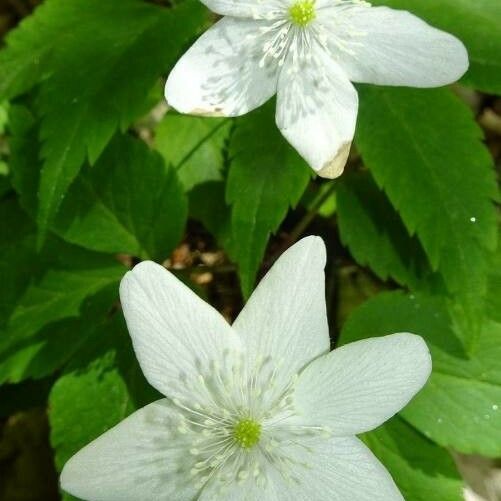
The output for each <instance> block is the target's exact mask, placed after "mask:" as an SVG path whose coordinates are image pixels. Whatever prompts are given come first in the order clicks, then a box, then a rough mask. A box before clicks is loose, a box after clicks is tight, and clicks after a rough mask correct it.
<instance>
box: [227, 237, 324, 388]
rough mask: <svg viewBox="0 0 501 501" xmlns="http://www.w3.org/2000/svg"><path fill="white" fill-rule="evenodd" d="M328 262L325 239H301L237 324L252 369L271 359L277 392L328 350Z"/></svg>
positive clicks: (269, 275)
mask: <svg viewBox="0 0 501 501" xmlns="http://www.w3.org/2000/svg"><path fill="white" fill-rule="evenodd" d="M325 259H326V256H325V245H324V243H323V241H322V239H321V238H319V237H307V238H304V239H302V240H300V241H299V242H298V243H296V244H295V245H294V246H292V247H291V248H290V249H288V250H287V251H286V252H284V253H283V254H282V255H281V256H280V258H279V259H278V260H277V262H276V263H275V264H274V265H273V267H272V268H271V270H270V271H269V272H268V273H267V275H266V276H265V277H264V278H263V280H261V283H260V284H259V285H258V287H257V288H256V290H255V291H254V293H253V294H252V296H251V298H250V299H249V301H248V302H247V304H246V305H245V307H244V309H243V310H242V312H241V313H240V315H239V316H238V318H237V319H236V320H235V323H234V324H233V328H234V329H235V330H236V331H237V332H238V333H239V334H240V338H241V340H242V343H243V344H244V345H245V347H246V352H247V356H248V358H249V361H250V366H251V367H256V366H258V365H259V360H260V358H267V357H271V358H272V364H274V365H275V366H276V367H277V369H278V370H277V374H276V377H277V381H276V391H277V392H280V390H281V389H283V387H284V386H286V385H288V384H289V383H290V381H291V378H292V377H293V376H294V374H296V373H297V372H298V371H299V370H301V369H302V368H303V367H304V366H305V365H306V364H307V363H309V362H310V361H311V360H313V359H314V358H315V357H318V356H319V355H321V354H323V353H326V352H327V351H328V350H329V327H328V325H327V314H326V308H325V284H324V282H325V279H324V266H325Z"/></svg>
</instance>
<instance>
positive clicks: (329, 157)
mask: <svg viewBox="0 0 501 501" xmlns="http://www.w3.org/2000/svg"><path fill="white" fill-rule="evenodd" d="M357 110H358V97H357V92H356V90H355V88H354V87H353V86H352V85H351V83H350V81H349V80H348V79H347V77H346V76H345V74H344V73H343V71H342V70H341V68H340V67H339V66H338V65H337V64H336V63H335V62H334V61H333V60H332V58H331V57H330V56H329V55H328V54H326V52H325V51H324V50H323V49H321V48H320V47H318V46H316V45H314V46H313V47H312V49H311V58H310V59H307V60H305V61H297V60H296V58H295V57H294V55H293V53H292V51H290V52H289V55H288V56H287V58H286V61H285V64H284V66H283V69H282V71H281V73H280V77H279V81H278V93H277V115H276V121H277V125H278V127H279V129H280V130H281V132H282V134H283V135H284V136H285V137H286V139H287V140H288V141H289V142H290V143H291V144H292V146H294V148H296V150H297V151H298V152H299V153H300V154H301V156H302V157H303V158H304V159H305V160H306V161H307V162H308V163H309V164H310V166H311V167H312V168H313V169H314V170H315V171H316V172H317V173H318V174H319V175H320V176H322V177H328V178H335V177H338V176H340V175H341V174H342V172H343V169H344V166H345V164H346V161H347V159H348V154H349V152H350V147H351V142H352V140H353V134H354V131H355V124H356V120H357Z"/></svg>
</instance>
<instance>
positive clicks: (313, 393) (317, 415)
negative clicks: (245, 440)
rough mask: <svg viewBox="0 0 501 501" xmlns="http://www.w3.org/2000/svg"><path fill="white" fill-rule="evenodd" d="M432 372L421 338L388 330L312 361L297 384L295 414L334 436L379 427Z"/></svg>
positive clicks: (426, 350)
mask: <svg viewBox="0 0 501 501" xmlns="http://www.w3.org/2000/svg"><path fill="white" fill-rule="evenodd" d="M430 372H431V357H430V353H429V351H428V347H427V346H426V343H425V342H424V341H423V339H422V338H421V337H419V336H416V335H414V334H392V335H390V336H384V337H379V338H370V339H364V340H362V341H357V342H355V343H350V344H347V345H345V346H342V347H341V348H337V349H335V350H334V351H332V352H331V353H329V354H328V355H326V356H323V357H321V358H319V359H317V360H315V361H313V362H312V363H311V364H310V365H309V366H308V367H307V368H306V369H305V370H304V372H303V373H302V374H301V375H300V377H299V380H298V382H297V386H296V404H297V407H298V410H299V412H300V413H301V414H302V415H304V416H305V417H309V419H310V420H311V421H312V422H315V423H317V424H320V425H325V426H328V427H330V429H331V431H332V433H333V434H334V435H336V436H345V435H354V434H357V433H362V432H365V431H368V430H371V429H373V428H375V427H376V426H379V425H380V424H381V423H383V422H384V421H386V420H387V419H389V418H390V417H391V416H393V415H394V414H395V413H397V412H398V411H399V410H400V409H402V407H404V406H405V405H407V403H408V402H409V401H410V399H411V398H412V397H413V396H414V395H415V394H416V393H417V392H418V391H419V390H420V389H421V388H422V387H423V385H424V384H425V383H426V380H427V379H428V376H429V375H430Z"/></svg>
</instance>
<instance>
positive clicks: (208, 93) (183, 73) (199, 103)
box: [165, 17, 277, 116]
mask: <svg viewBox="0 0 501 501" xmlns="http://www.w3.org/2000/svg"><path fill="white" fill-rule="evenodd" d="M269 25H270V22H269V21H254V20H251V19H237V18H230V17H225V18H223V19H221V20H220V21H219V22H217V23H216V24H215V25H214V26H212V27H211V28H210V29H209V30H207V31H206V32H205V33H204V34H203V35H202V36H201V37H200V38H199V39H198V40H197V41H196V42H195V44H194V45H193V46H192V47H191V48H190V49H189V50H188V51H187V52H186V54H184V56H183V57H182V58H181V59H180V60H179V61H178V63H177V64H176V66H175V67H174V69H173V70H172V72H171V73H170V75H169V78H168V80H167V84H166V86H165V97H166V99H167V102H168V103H169V105H170V106H172V107H173V108H175V109H176V110H177V111H179V112H181V113H189V114H192V115H211V116H237V115H242V114H244V113H247V112H248V111H251V110H253V109H254V108H257V107H258V106H261V105H262V104H263V103H265V102H266V101H267V100H268V99H269V98H270V97H272V96H273V95H274V94H275V92H276V85H277V69H276V64H273V65H271V66H270V65H269V64H266V65H264V66H263V67H261V66H260V64H259V63H260V61H261V59H262V57H263V45H264V43H265V41H266V40H267V38H268V37H267V35H266V34H265V33H263V32H262V30H263V29H264V28H266V27H267V26H269Z"/></svg>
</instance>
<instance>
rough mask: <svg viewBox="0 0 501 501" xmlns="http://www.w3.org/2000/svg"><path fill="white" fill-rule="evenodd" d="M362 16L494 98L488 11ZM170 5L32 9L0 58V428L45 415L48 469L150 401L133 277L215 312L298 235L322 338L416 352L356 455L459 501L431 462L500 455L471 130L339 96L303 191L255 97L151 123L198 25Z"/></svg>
mask: <svg viewBox="0 0 501 501" xmlns="http://www.w3.org/2000/svg"><path fill="white" fill-rule="evenodd" d="M372 3H374V4H381V5H389V6H392V7H396V8H404V9H408V10H410V11H412V12H414V13H416V14H417V15H419V16H422V17H423V18H424V19H425V20H427V21H428V22H429V23H431V24H433V25H435V26H437V27H439V28H442V29H445V30H447V31H449V32H451V33H454V34H455V35H456V36H458V37H459V38H460V39H462V40H463V41H464V43H465V45H466V46H467V48H468V51H469V55H470V60H471V67H470V70H469V71H468V73H467V74H466V76H465V77H464V79H463V82H462V83H464V84H466V85H468V86H470V87H471V88H472V90H471V91H468V92H473V89H478V90H481V91H485V92H491V93H497V94H500V93H501V63H500V57H499V55H500V54H501V6H500V3H499V2H498V1H496V0H479V1H477V2H473V1H469V0H374V1H373V2H372ZM173 4H174V5H175V6H171V2H167V1H165V2H150V1H145V0H72V1H65V0H45V1H44V2H42V3H41V5H40V6H39V7H38V8H37V9H35V11H34V13H33V14H31V15H28V16H27V17H26V18H25V19H24V20H23V21H22V22H21V23H20V24H19V25H18V26H17V27H16V28H14V29H12V30H11V31H10V32H9V34H8V36H7V37H6V40H5V44H4V45H3V46H2V49H0V75H1V79H0V276H1V278H2V286H3V288H2V293H1V294H0V402H1V403H0V415H1V416H2V418H3V417H6V416H8V415H9V414H11V413H15V412H16V411H18V410H20V409H27V408H29V407H31V406H34V405H37V406H40V405H42V406H43V405H48V409H49V414H50V425H51V443H52V447H53V448H54V450H55V457H56V464H57V468H58V469H60V468H61V467H62V466H63V464H64V462H65V461H66V460H67V459H68V458H69V457H70V456H71V455H72V454H73V453H74V452H76V451H77V450H78V449H80V448H81V447H83V446H84V445H86V444H87V443H89V442H90V441H91V440H92V439H94V438H96V437H97V436H98V435H99V434H101V433H102V432H103V431H105V430H107V429H109V428H110V427H111V426H113V425H115V424H116V423H117V422H119V421H120V420H121V419H123V418H124V417H125V416H127V415H128V414H129V413H130V412H132V411H133V410H135V409H137V408H139V407H141V406H143V405H145V404H147V403H149V402H151V401H153V400H155V399H157V398H159V395H158V394H157V393H156V392H155V391H154V390H152V389H151V388H150V387H149V386H148V385H147V383H146V381H145V379H144V376H143V375H142V372H141V370H140V368H139V366H138V362H137V360H136V358H135V355H134V352H133V349H132V345H131V342H130V339H129V336H128V334H127V330H126V326H125V322H124V319H123V314H122V312H121V309H120V305H119V302H118V284H119V281H120V279H121V278H122V277H123V275H124V273H125V272H126V271H127V270H128V269H129V268H130V267H131V266H132V265H133V264H135V263H137V262H139V261H141V260H144V259H152V260H155V261H157V262H160V263H164V264H165V265H166V266H169V267H170V268H171V269H176V268H178V267H180V268H183V267H184V269H181V270H179V272H178V271H177V270H176V271H175V272H176V273H178V276H179V277H181V278H182V279H183V281H185V282H186V283H187V284H188V285H189V286H191V287H192V288H193V289H194V290H195V291H196V292H197V293H199V294H200V295H201V296H202V297H204V298H209V299H210V300H211V301H213V304H215V305H216V306H217V307H218V308H219V309H221V311H223V312H224V313H225V314H228V316H232V315H235V314H236V313H237V312H238V310H239V308H240V307H241V302H240V292H239V290H238V282H240V289H241V292H243V295H244V297H245V298H246V297H248V296H249V294H250V292H251V291H252V289H253V286H254V284H255V281H256V277H257V276H259V275H260V274H261V273H262V272H263V271H265V270H266V269H267V268H268V267H269V264H270V263H271V261H272V260H273V258H274V257H276V256H277V254H278V253H279V251H280V250H281V249H282V248H285V247H286V246H287V245H288V244H290V243H293V241H295V240H296V239H297V238H299V237H301V236H303V235H304V234H306V233H316V234H320V235H321V236H322V237H323V238H324V240H325V241H326V242H327V244H328V245H327V248H328V251H329V252H328V266H327V270H326V272H327V273H326V283H327V297H328V311H329V312H330V314H331V317H332V318H330V325H331V326H332V327H333V328H332V335H333V342H336V341H339V342H340V343H341V344H342V343H347V342H349V341H353V340H357V339H362V338H366V337H369V336H380V335H385V334H389V333H393V332H398V331H410V332H415V333H417V334H420V335H422V336H423V337H424V338H425V339H426V341H427V343H428V344H429V346H430V349H431V352H432V357H433V365H434V368H433V374H432V377H431V379H430V381H429V383H428V384H427V386H426V387H425V388H424V390H423V391H422V392H421V393H419V394H418V395H417V396H416V398H415V399H414V400H413V401H412V402H411V404H410V405H409V406H408V407H406V408H405V409H404V410H403V411H402V412H401V413H400V415H399V416H396V417H395V418H393V419H392V420H391V421H390V422H388V423H386V424H384V425H383V426H382V427H380V428H378V429H377V430H374V431H372V432H370V433H367V434H365V435H364V436H363V440H364V441H365V442H366V443H367V444H368V445H369V447H370V448H371V449H372V450H373V451H374V453H375V454H376V456H378V457H379V458H380V460H381V461H382V462H383V463H384V464H385V466H386V467H387V468H388V469H389V471H390V472H391V474H392V475H393V477H394V479H395V481H396V483H397V484H398V486H399V488H400V489H401V491H402V492H403V494H404V496H405V498H406V499H408V500H410V501H428V500H430V501H435V500H437V501H438V500H445V501H456V500H457V501H459V500H460V499H461V496H462V493H461V489H462V481H461V479H460V477H459V474H458V472H457V470H456V468H455V466H454V463H453V461H452V459H451V456H450V454H449V451H448V449H453V450H456V451H460V452H464V453H475V454H482V455H485V456H490V457H499V456H500V455H501V445H500V444H501V432H500V430H501V421H500V420H501V364H500V362H499V361H500V360H501V348H500V347H501V299H500V298H501V274H500V270H501V252H500V251H499V250H498V251H497V252H496V244H497V239H498V234H499V221H498V220H497V218H496V212H495V208H494V203H493V202H495V201H497V200H498V188H497V186H496V175H495V169H494V164H493V161H492V158H491V155H489V151H488V149H487V148H486V147H485V145H484V144H483V139H484V138H483V134H482V131H481V130H480V128H479V126H478V125H477V123H476V120H475V116H474V115H473V113H472V112H471V111H470V110H469V109H468V106H467V104H466V103H465V102H462V101H461V100H460V98H458V97H456V96H454V95H453V93H452V92H451V91H450V90H448V89H435V90H430V89H426V90H414V89H402V88H383V87H375V86H366V85H360V86H359V87H358V90H359V96H360V112H359V116H358V124H357V137H356V148H354V151H353V153H352V157H351V159H350V162H349V164H348V166H347V169H346V173H345V174H344V175H343V176H342V177H341V178H340V179H336V180H334V181H324V180H321V179H319V178H316V179H314V180H313V181H312V179H311V177H312V171H311V170H310V169H309V168H308V167H307V166H306V164H305V162H304V161H303V160H302V159H301V158H300V157H299V155H298V154H297V153H296V152H295V151H294V150H293V149H292V148H291V147H290V146H289V145H288V144H287V142H286V141H285V140H284V139H283V137H282V136H281V134H280V133H279V131H278V130H277V128H276V125H275V117H274V111H275V103H274V102H273V101H272V102H270V103H268V104H266V105H265V106H263V107H261V108H259V109H257V110H255V111H253V112H251V113H250V114H248V115H246V116H244V117H239V118H235V119H234V118H231V119H228V118H207V117H203V118H202V117H191V116H184V115H179V114H177V113H175V112H174V111H173V110H170V109H169V110H167V112H166V113H165V114H164V115H163V116H162V113H163V112H164V110H166V107H165V104H163V105H160V106H158V105H159V104H160V103H161V102H162V101H163V98H162V96H161V95H160V92H161V88H162V86H163V83H164V81H165V76H166V75H167V73H168V71H169V70H170V69H171V68H172V66H173V64H174V63H175V62H176V61H177V59H178V57H179V56H180V55H181V54H182V52H183V51H184V50H185V49H186V48H187V47H188V46H189V44H190V43H191V42H192V41H193V40H194V39H195V38H196V37H197V35H198V34H199V33H200V31H201V28H202V27H203V26H204V25H205V24H207V23H208V21H209V16H208V14H207V10H206V9H205V7H204V6H203V5H202V4H201V3H200V2H198V1H197V0H183V1H182V2H173ZM458 94H459V95H463V94H464V92H463V91H460V92H458ZM474 97H475V99H476V100H477V101H478V103H481V104H482V106H484V107H490V106H491V105H492V102H494V99H492V98H491V97H485V96H482V95H477V94H475V95H474ZM483 110H484V108H480V110H478V111H480V112H483ZM476 111H477V108H475V112H476ZM492 134H493V135H492V138H490V141H492V142H493V144H494V148H492V150H493V151H494V152H495V151H496V141H497V139H496V137H495V135H494V133H492ZM199 223H201V224H199ZM270 239H271V241H270ZM181 241H183V246H181V247H179V248H177V249H176V247H178V245H179V244H180V243H181ZM184 244H186V245H184ZM173 251H175V252H173ZM213 251H214V253H213ZM221 251H224V253H223V252H221ZM267 251H268V252H267ZM211 253H213V254H212V255H211ZM185 254H187V255H185ZM223 254H224V256H223ZM180 256H181V257H180ZM214 256H216V257H214ZM222 256H223V257H222ZM211 259H215V261H214V262H215V263H216V264H214V265H212V264H211ZM227 260H229V261H232V263H229V264H230V266H226V265H227V264H228V263H227ZM198 263H202V264H203V265H204V268H203V269H202V271H203V273H198V271H199V270H195V273H193V271H194V270H193V269H192V267H193V266H197V265H198ZM219 263H223V266H221V267H219ZM233 265H236V269H237V271H236V272H233V270H234V269H235V266H233ZM221 268H224V270H225V271H224V273H225V275H224V278H222V276H221V275H219V274H218V273H219V272H221ZM228 270H229V271H228ZM206 272H207V273H206ZM194 276H197V277H198V279H200V278H201V277H202V279H200V280H198V279H197V284H196V285H195V284H194V282H193V280H192V278H193V277H194ZM352 276H355V277H357V276H358V277H360V276H362V277H363V280H360V281H359V282H357V279H356V278H355V279H351V278H350V277H352ZM364 280H365V282H364ZM204 281H206V282H207V283H209V285H208V286H204V285H201V284H204V283H205V282H204ZM362 282H363V283H364V284H366V283H370V285H371V286H370V287H365V289H364V290H363V291H362V290H361V289H362V287H360V285H359V284H360V283H362ZM387 288H390V289H395V288H397V290H393V291H391V292H384V293H382V294H379V295H378V296H376V297H372V298H370V299H369V300H368V301H366V302H365V303H364V304H362V305H361V306H360V307H359V308H358V309H357V310H355V312H354V313H353V314H352V315H351V317H350V318H349V320H348V321H347V322H346V323H345V324H344V325H342V323H343V321H342V320H343V319H344V318H345V314H346V312H347V311H351V310H353V309H354V306H355V305H356V304H360V303H362V302H363V301H364V300H365V299H366V297H368V296H371V295H373V294H374V293H375V292H374V291H380V290H381V289H387ZM398 288H401V289H402V290H398ZM347 297H349V299H348V300H347V299H346V298H347ZM340 298H341V300H340ZM341 303H342V304H341ZM334 326H336V327H337V326H340V327H341V331H342V332H341V334H340V336H339V339H337V338H338V336H337V332H336V329H335V328H334ZM284 335H286V333H284ZM49 395H50V396H49ZM47 399H48V401H47ZM0 445H1V444H0ZM0 470H1V465H0ZM2 473H3V471H0V476H1V475H2ZM65 499H70V497H68V496H67V497H66V498H65Z"/></svg>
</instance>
